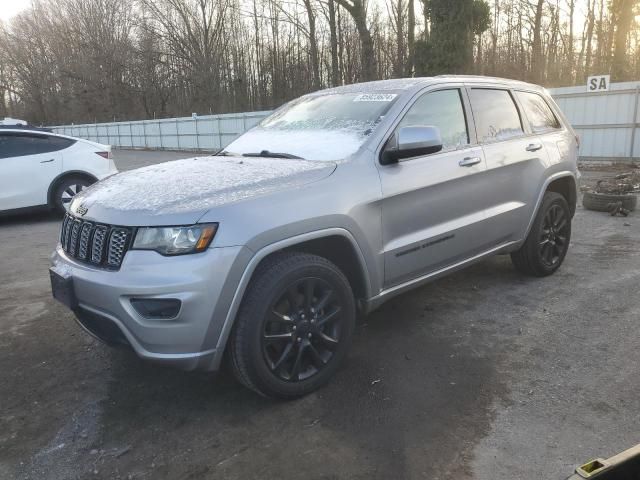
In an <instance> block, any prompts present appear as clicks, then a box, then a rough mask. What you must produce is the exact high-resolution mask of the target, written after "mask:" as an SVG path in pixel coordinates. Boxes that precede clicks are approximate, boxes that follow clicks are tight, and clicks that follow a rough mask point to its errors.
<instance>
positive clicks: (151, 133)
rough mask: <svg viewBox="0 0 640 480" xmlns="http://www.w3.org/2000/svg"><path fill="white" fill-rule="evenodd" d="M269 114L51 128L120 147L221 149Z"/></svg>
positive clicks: (232, 114) (225, 115) (210, 116)
mask: <svg viewBox="0 0 640 480" xmlns="http://www.w3.org/2000/svg"><path fill="white" fill-rule="evenodd" d="M269 113H270V112H269V111H264V112H247V113H230V114H223V115H204V116H193V117H180V118H165V119H160V120H139V121H133V122H111V123H90V124H83V125H63V126H56V127H52V128H53V131H54V132H56V133H62V134H64V135H70V136H72V137H79V138H86V139H87V140H92V141H94V142H99V143H105V144H107V145H112V146H114V147H118V148H149V149H154V150H156V149H160V150H218V149H220V148H224V147H225V146H227V145H228V144H229V143H231V142H232V141H233V140H234V139H235V138H236V137H238V136H239V135H240V134H242V133H244V132H246V131H247V130H248V129H250V128H251V127H253V126H254V125H255V124H257V123H258V122H259V121H260V120H262V119H263V118H264V117H266V116H267V115H268V114H269Z"/></svg>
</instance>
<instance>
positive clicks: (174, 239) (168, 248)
mask: <svg viewBox="0 0 640 480" xmlns="http://www.w3.org/2000/svg"><path fill="white" fill-rule="evenodd" d="M217 230H218V224H217V223H210V224H202V225H192V226H189V227H142V228H139V229H138V232H137V233H136V238H135V240H134V241H133V247H132V248H133V249H134V250H155V251H156V252H158V253H160V254H162V255H182V254H185V253H197V252H202V251H203V250H206V249H207V247H208V246H209V244H210V243H211V240H213V237H214V236H215V234H216V231H217Z"/></svg>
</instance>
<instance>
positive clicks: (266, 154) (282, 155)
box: [242, 150, 304, 160]
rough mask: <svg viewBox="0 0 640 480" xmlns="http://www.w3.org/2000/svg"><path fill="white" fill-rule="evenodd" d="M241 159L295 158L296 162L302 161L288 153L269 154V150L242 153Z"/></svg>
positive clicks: (300, 158)
mask: <svg viewBox="0 0 640 480" xmlns="http://www.w3.org/2000/svg"><path fill="white" fill-rule="evenodd" d="M242 156H243V157H269V158H295V159H298V160H304V158H302V157H299V156H297V155H292V154H290V153H281V152H270V151H269V150H262V151H261V152H260V153H243V154H242Z"/></svg>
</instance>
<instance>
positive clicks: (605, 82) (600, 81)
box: [587, 75, 611, 92]
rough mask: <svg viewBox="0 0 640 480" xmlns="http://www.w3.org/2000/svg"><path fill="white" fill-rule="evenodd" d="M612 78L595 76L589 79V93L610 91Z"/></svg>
mask: <svg viewBox="0 0 640 480" xmlns="http://www.w3.org/2000/svg"><path fill="white" fill-rule="evenodd" d="M610 78H611V76H610V75H595V76H593V77H589V78H587V92H606V91H608V90H609V81H610Z"/></svg>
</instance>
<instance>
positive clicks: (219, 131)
mask: <svg viewBox="0 0 640 480" xmlns="http://www.w3.org/2000/svg"><path fill="white" fill-rule="evenodd" d="M216 120H217V121H218V149H219V150H222V149H223V148H224V147H223V146H222V129H221V128H220V115H216Z"/></svg>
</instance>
